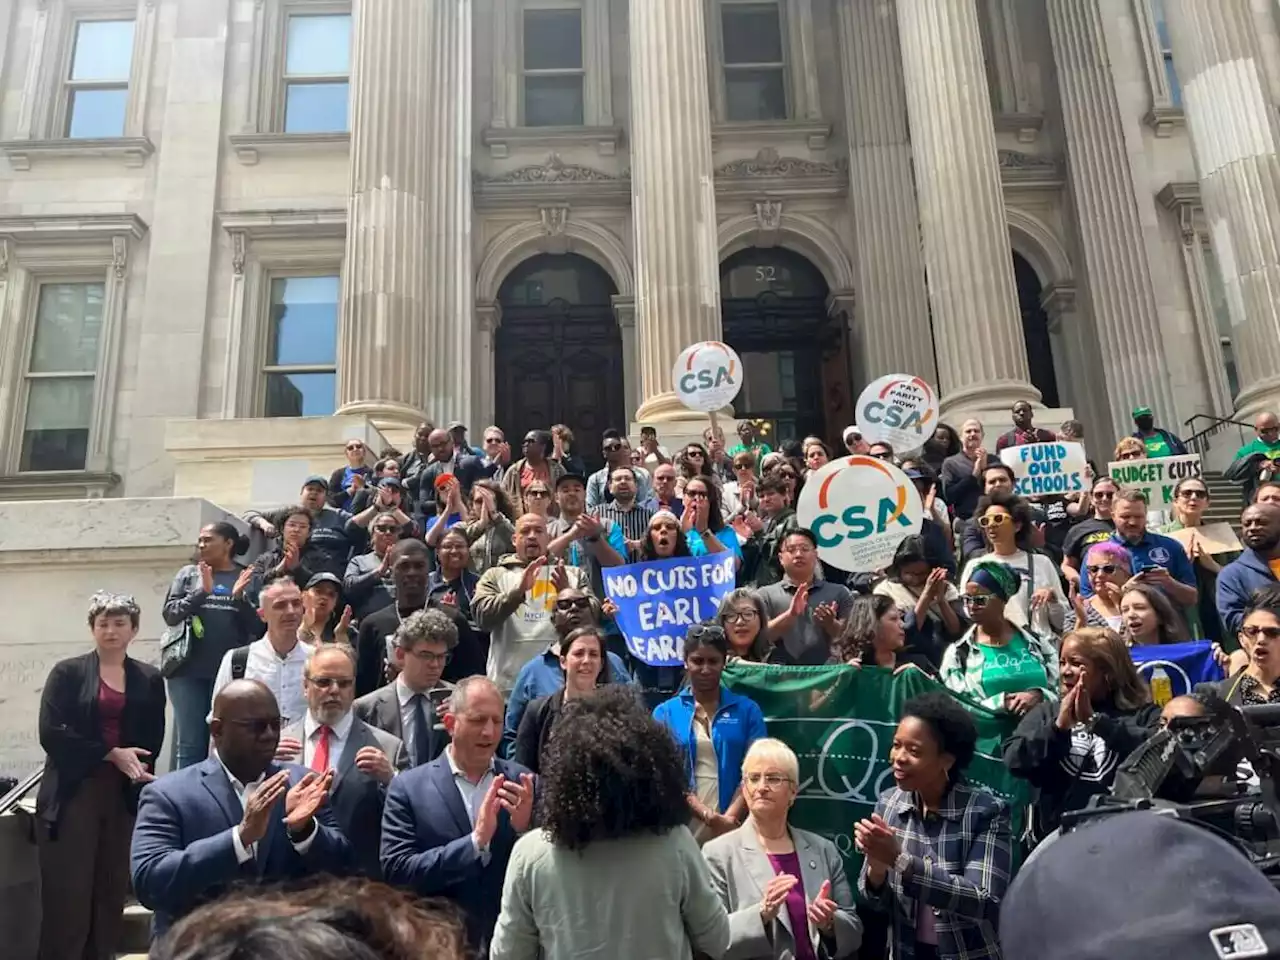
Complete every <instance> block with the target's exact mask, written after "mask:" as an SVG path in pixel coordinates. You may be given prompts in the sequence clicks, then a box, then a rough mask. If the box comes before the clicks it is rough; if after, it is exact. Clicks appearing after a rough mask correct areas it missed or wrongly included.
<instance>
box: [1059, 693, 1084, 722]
mask: <svg viewBox="0 0 1280 960" xmlns="http://www.w3.org/2000/svg"><path fill="white" fill-rule="evenodd" d="M1082 686H1083V684H1080V683H1077V684H1076V685H1075V686H1074V687H1072V688H1071V689H1070V690H1068V691H1067V692H1066V694H1065V695H1064V696H1063V698H1062V705H1061V706H1059V707H1058V721H1057V723H1056V724H1055V725H1056V726H1057V728H1058V729H1059V730H1070V729H1071V728H1072V727H1074V726H1075V725H1076V723H1078V722H1079V721H1078V720H1077V718H1076V703H1077V702H1078V701H1079V699H1080V688H1081V687H1082Z"/></svg>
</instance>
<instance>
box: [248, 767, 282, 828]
mask: <svg viewBox="0 0 1280 960" xmlns="http://www.w3.org/2000/svg"><path fill="white" fill-rule="evenodd" d="M288 788H289V773H288V771H286V770H281V771H280V772H279V773H277V774H275V775H274V776H272V777H268V778H267V779H266V780H265V781H264V782H263V784H262V786H260V787H258V789H257V790H255V791H253V796H251V797H249V799H248V800H246V801H245V804H244V816H243V817H242V818H241V820H240V842H241V843H242V844H244V845H245V846H246V847H247V846H249V845H250V844H254V843H257V842H258V841H259V840H261V839H262V838H263V837H265V836H266V835H267V827H268V826H269V825H270V823H271V811H272V809H274V807H275V805H276V801H277V800H279V799H280V798H281V797H283V796H284V795H285V792H286V791H287V790H288Z"/></svg>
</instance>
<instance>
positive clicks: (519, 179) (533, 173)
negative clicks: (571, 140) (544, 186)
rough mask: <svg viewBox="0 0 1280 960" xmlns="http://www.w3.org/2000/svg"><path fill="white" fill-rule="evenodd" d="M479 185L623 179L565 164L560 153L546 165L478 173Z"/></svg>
mask: <svg viewBox="0 0 1280 960" xmlns="http://www.w3.org/2000/svg"><path fill="white" fill-rule="evenodd" d="M474 178H475V181H476V182H477V183H482V184H489V183H615V182H617V181H618V180H621V179H622V177H619V176H616V175H614V174H611V173H605V172H604V171H603V170H597V169H595V168H594V167H585V166H583V165H582V164H578V163H565V162H564V161H563V160H561V159H560V155H559V154H558V153H553V154H550V155H549V156H548V157H547V160H546V163H542V164H535V165H531V166H527V167H520V168H518V169H516V170H511V171H509V172H508V173H499V174H496V175H494V176H491V177H487V176H485V175H484V174H482V173H480V172H479V171H477V172H476V173H475V174H474Z"/></svg>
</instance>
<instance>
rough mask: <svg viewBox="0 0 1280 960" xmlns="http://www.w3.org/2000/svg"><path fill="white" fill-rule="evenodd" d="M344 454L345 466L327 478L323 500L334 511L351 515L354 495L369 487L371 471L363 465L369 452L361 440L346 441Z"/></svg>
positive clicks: (366, 465)
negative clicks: (342, 511)
mask: <svg viewBox="0 0 1280 960" xmlns="http://www.w3.org/2000/svg"><path fill="white" fill-rule="evenodd" d="M345 452H346V455H347V463H346V466H342V467H339V468H338V469H337V470H335V471H333V475H332V476H331V477H329V490H328V493H327V494H326V497H325V499H326V501H327V502H328V504H329V506H331V507H333V508H334V509H335V510H345V511H347V512H348V513H352V512H353V511H352V509H351V504H352V501H354V500H355V497H356V494H358V493H359V492H360V491H361V490H363V489H364V488H365V487H367V486H369V485H370V478H371V477H372V476H373V471H372V470H370V469H369V465H368V464H367V463H365V458H366V457H367V456H368V455H369V451H368V448H366V446H365V443H364V441H363V440H348V441H347V446H346V451H345Z"/></svg>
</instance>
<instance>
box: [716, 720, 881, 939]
mask: <svg viewBox="0 0 1280 960" xmlns="http://www.w3.org/2000/svg"><path fill="white" fill-rule="evenodd" d="M799 784H800V761H799V759H798V758H797V757H796V755H795V751H793V750H792V749H791V748H790V747H789V746H787V745H786V744H785V743H783V742H782V741H781V740H774V739H772V738H769V737H766V738H764V739H763V740H757V741H756V742H755V743H753V744H752V745H751V748H750V749H749V750H747V755H746V758H745V759H744V760H743V761H742V792H743V795H744V796H745V797H746V802H747V811H748V816H747V820H746V822H745V823H744V824H743V825H742V826H740V827H738V828H737V829H736V830H733V831H731V832H729V833H727V834H725V835H724V836H722V837H717V838H716V839H714V840H712V841H711V842H709V843H708V844H707V845H706V846H705V847H703V848H702V855H703V856H704V857H706V860H707V865H708V866H709V867H710V868H711V879H712V881H713V882H714V884H715V888H716V893H718V894H719V895H720V900H721V902H723V903H724V907H725V909H726V910H727V911H729V935H730V940H729V951H728V953H727V954H726V956H730V957H734V958H736V960H818V958H819V957H826V958H837V957H851V956H854V955H855V954H856V953H857V950H858V947H859V946H860V945H861V943H862V921H861V920H859V919H858V914H857V911H856V910H855V904H854V899H853V890H852V888H851V887H850V886H849V880H848V877H846V875H845V872H844V858H843V857H841V855H840V851H839V850H838V849H837V848H836V845H835V844H834V843H832V842H831V841H830V840H828V839H827V838H826V837H821V836H819V835H818V834H816V833H810V832H809V831H807V830H801V829H799V828H797V827H793V826H791V825H790V824H789V823H788V822H787V819H788V814H789V813H790V812H791V807H792V805H793V804H794V803H795V802H796V796H797V794H798V793H799Z"/></svg>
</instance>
